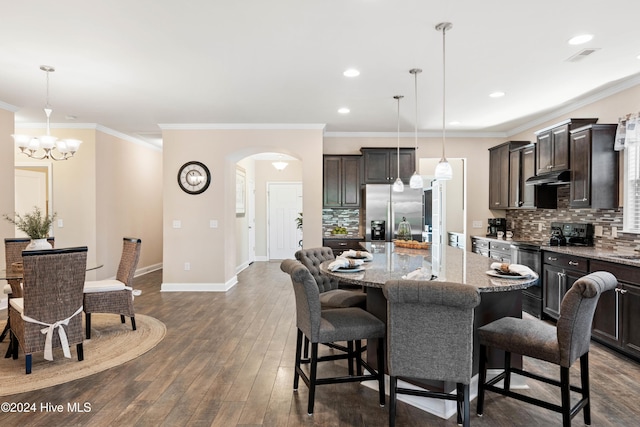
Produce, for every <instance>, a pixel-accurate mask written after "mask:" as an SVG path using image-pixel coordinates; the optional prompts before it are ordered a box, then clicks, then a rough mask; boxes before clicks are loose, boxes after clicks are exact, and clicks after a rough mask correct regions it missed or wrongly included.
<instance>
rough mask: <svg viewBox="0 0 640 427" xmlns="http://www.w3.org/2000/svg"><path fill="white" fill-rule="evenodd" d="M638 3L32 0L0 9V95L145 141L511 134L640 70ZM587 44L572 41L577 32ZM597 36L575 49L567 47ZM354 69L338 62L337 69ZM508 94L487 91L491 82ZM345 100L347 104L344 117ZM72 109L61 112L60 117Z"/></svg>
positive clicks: (37, 118) (25, 111)
mask: <svg viewBox="0 0 640 427" xmlns="http://www.w3.org/2000/svg"><path fill="white" fill-rule="evenodd" d="M638 16H640V3H639V2H631V1H628V0H626V1H619V0H611V1H608V2H602V1H596V0H562V1H557V0H538V1H535V2H520V1H507V0H504V1H498V0H485V1H477V0H457V1H453V0H452V1H445V0H439V1H434V0H268V1H266V0H242V1H221V0H189V1H178V0H136V1H131V0H101V1H91V2H87V1H86V0H59V1H55V2H53V1H50V0H29V1H12V2H10V5H5V6H4V7H3V10H2V13H1V14H0V102H2V103H3V104H2V105H4V106H5V107H7V105H6V104H9V106H15V107H16V110H17V111H16V114H15V117H16V122H18V123H36V122H37V123H42V122H43V121H44V113H43V112H42V107H43V106H44V103H45V73H44V72H43V71H40V69H39V66H40V65H43V64H46V65H51V66H54V67H55V68H56V71H55V73H53V74H52V75H51V99H50V100H51V105H52V107H53V110H54V112H53V116H52V122H54V123H60V124H65V125H69V124H70V123H76V124H78V123H97V124H99V125H101V126H104V127H107V128H110V129H113V130H115V131H119V132H122V133H124V134H127V135H130V136H133V137H136V138H139V139H143V140H153V139H154V138H156V137H158V136H159V135H160V134H161V131H160V127H159V125H160V124H195V123H197V124H211V125H214V124H249V123H253V124H269V125H275V124H283V125H297V126H300V125H304V124H322V125H326V127H325V131H326V132H328V133H332V134H336V133H341V132H395V131H396V103H395V100H394V99H393V96H394V95H396V94H402V95H405V98H404V99H403V100H402V103H401V116H402V122H401V128H402V131H403V132H413V129H414V122H415V104H414V102H415V97H414V80H413V76H412V75H410V74H409V69H411V68H415V67H418V68H422V69H423V72H422V73H421V74H420V75H419V78H418V89H419V93H418V102H419V112H420V114H419V120H418V125H419V130H420V132H425V133H428V132H437V131H438V129H440V128H441V125H442V33H441V32H438V31H436V30H435V28H434V27H435V25H436V24H437V23H439V22H442V21H450V22H452V23H453V29H452V30H451V31H449V32H448V33H447V36H446V46H447V55H446V57H447V59H446V61H447V62H446V64H447V73H446V78H447V122H449V121H453V120H456V121H459V122H460V124H459V125H447V129H448V130H449V131H450V132H457V131H459V132H470V133H474V134H492V133H498V134H506V135H508V134H509V133H510V132H513V131H514V130H516V129H518V128H519V127H522V126H525V125H529V124H531V123H533V122H535V121H536V120H541V118H543V117H547V116H548V115H549V114H551V113H552V112H553V111H556V110H558V109H560V108H562V107H563V106H565V105H566V104H567V103H569V102H575V101H576V100H579V99H580V98H581V97H582V98H584V97H585V96H593V95H594V93H599V92H601V91H602V90H611V87H612V86H615V87H617V85H620V84H622V85H625V84H626V85H629V84H637V83H640V59H638V55H640V25H638ZM581 33H591V34H593V35H594V38H593V40H592V41H591V42H589V43H587V44H585V45H580V46H570V45H568V44H567V40H568V39H569V38H571V37H572V36H574V35H577V34H581ZM584 48H597V49H599V50H597V51H596V52H595V53H594V54H592V55H591V56H589V57H586V58H585V59H583V60H582V61H580V62H568V61H567V59H568V58H569V57H571V56H572V55H574V54H576V53H577V52H579V51H580V50H582V49H584ZM350 67H355V68H357V69H359V70H360V71H361V74H360V76H359V77H356V78H346V77H344V76H343V75H342V73H343V71H344V70H345V69H347V68H350ZM496 90H501V91H504V92H506V96H504V97H502V98H498V99H493V98H490V97H489V96H488V95H489V93H491V92H494V91H496ZM340 107H348V108H350V110H351V113H350V114H347V115H341V114H339V113H338V112H337V110H338V108H340ZM70 115H72V116H76V117H77V118H76V119H75V120H68V119H67V118H66V117H67V116H70Z"/></svg>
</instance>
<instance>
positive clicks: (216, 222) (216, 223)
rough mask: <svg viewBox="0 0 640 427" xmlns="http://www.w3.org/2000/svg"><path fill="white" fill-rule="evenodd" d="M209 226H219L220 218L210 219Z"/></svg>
mask: <svg viewBox="0 0 640 427" xmlns="http://www.w3.org/2000/svg"><path fill="white" fill-rule="evenodd" d="M209 227H210V228H218V220H217V219H212V220H209Z"/></svg>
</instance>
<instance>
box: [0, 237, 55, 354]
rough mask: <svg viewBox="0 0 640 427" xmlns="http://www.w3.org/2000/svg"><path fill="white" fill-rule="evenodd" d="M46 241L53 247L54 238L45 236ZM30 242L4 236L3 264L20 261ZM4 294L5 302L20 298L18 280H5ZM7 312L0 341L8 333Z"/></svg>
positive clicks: (7, 264) (7, 266)
mask: <svg viewBox="0 0 640 427" xmlns="http://www.w3.org/2000/svg"><path fill="white" fill-rule="evenodd" d="M47 241H48V242H49V243H50V244H51V247H52V248H53V247H55V238H54V237H47ZM29 242H31V239H29V238H28V237H5V239H4V259H5V264H4V265H5V266H6V268H7V269H8V268H9V267H10V266H11V264H13V263H14V262H22V251H24V249H25V248H26V247H27V245H28V244H29ZM3 292H4V294H5V295H6V296H7V304H8V301H9V300H10V299H11V298H20V297H21V296H22V288H21V286H20V281H18V280H7V284H6V285H4V289H3ZM9 328H10V326H9V312H8V310H7V323H6V324H5V325H4V329H3V331H2V334H0V342H2V341H4V338H5V337H6V336H7V334H8V333H9Z"/></svg>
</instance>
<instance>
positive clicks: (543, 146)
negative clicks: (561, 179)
mask: <svg viewBox="0 0 640 427" xmlns="http://www.w3.org/2000/svg"><path fill="white" fill-rule="evenodd" d="M597 121H598V119H569V120H565V121H564V122H561V123H557V124H555V125H553V126H550V127H548V128H545V129H541V130H539V131H538V132H536V140H537V150H536V164H537V172H536V175H544V174H545V173H549V172H556V171H563V170H568V169H569V167H570V156H569V132H570V131H571V130H573V129H576V128H579V127H582V126H585V125H588V124H591V123H595V122H597Z"/></svg>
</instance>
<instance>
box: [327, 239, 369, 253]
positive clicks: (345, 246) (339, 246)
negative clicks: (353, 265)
mask: <svg viewBox="0 0 640 427" xmlns="http://www.w3.org/2000/svg"><path fill="white" fill-rule="evenodd" d="M362 241H363V239H362V238H361V237H351V238H331V239H322V246H326V247H328V248H331V250H332V251H333V255H334V256H336V257H337V256H339V255H340V254H342V252H344V251H348V250H349V249H353V250H356V251H361V250H363V248H362V245H361V244H360V243H361V242H362Z"/></svg>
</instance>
